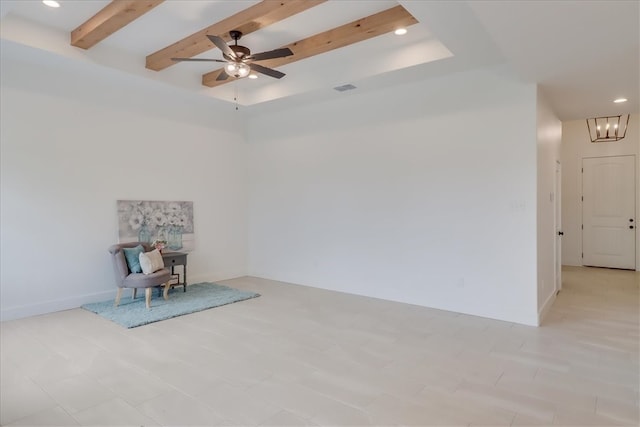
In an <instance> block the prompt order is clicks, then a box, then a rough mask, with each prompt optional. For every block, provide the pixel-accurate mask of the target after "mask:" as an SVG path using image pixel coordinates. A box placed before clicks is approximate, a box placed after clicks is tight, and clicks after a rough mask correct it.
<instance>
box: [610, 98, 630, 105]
mask: <svg viewBox="0 0 640 427" xmlns="http://www.w3.org/2000/svg"><path fill="white" fill-rule="evenodd" d="M613 102H615V103H616V104H620V103H621V102H627V98H618V99H614V100H613Z"/></svg>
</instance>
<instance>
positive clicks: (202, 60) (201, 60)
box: [171, 58, 227, 62]
mask: <svg viewBox="0 0 640 427" xmlns="http://www.w3.org/2000/svg"><path fill="white" fill-rule="evenodd" d="M171 60H172V61H176V62H181V61H182V62H184V61H193V62H227V61H224V60H222V59H208V58H171Z"/></svg>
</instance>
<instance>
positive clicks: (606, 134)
mask: <svg viewBox="0 0 640 427" xmlns="http://www.w3.org/2000/svg"><path fill="white" fill-rule="evenodd" d="M628 125H629V114H621V115H619V116H609V117H594V118H592V119H587V129H589V137H590V138H591V142H611V141H620V140H621V139H622V138H624V137H625V135H626V134H627V127H628Z"/></svg>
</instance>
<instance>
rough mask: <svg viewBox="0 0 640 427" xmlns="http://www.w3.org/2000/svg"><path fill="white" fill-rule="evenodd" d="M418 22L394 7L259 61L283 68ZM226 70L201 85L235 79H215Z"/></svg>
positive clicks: (218, 71) (292, 45)
mask: <svg viewBox="0 0 640 427" xmlns="http://www.w3.org/2000/svg"><path fill="white" fill-rule="evenodd" d="M417 22H418V20H417V19H416V18H414V17H413V16H412V15H411V14H410V13H409V12H407V10H406V9H405V8H404V7H402V6H395V7H392V8H391V9H387V10H385V11H382V12H379V13H376V14H373V15H370V16H367V17H365V18H362V19H358V20H357V21H353V22H351V23H349V24H345V25H342V26H340V27H337V28H334V29H332V30H329V31H325V32H324V33H320V34H316V35H314V36H311V37H308V38H306V39H304V40H300V41H297V42H294V43H291V44H288V45H286V46H282V47H288V48H289V49H291V51H292V52H293V55H292V56H287V57H284V58H277V59H270V60H267V61H260V62H259V64H260V65H264V66H265V67H269V68H276V67H280V66H282V65H286V64H290V63H292V62H296V61H300V60H301V59H305V58H309V57H311V56H315V55H319V54H321V53H325V52H329V51H332V50H334V49H338V48H341V47H345V46H349V45H351V44H354V43H358V42H361V41H364V40H367V39H370V38H372V37H376V36H379V35H381V34H386V33H388V32H391V31H394V30H396V29H397V28H399V27H404V28H406V27H408V26H410V25H413V24H416V23H417ZM223 72H224V70H223V69H222V68H220V69H218V70H215V71H211V72H210V73H207V74H205V75H203V76H202V84H203V85H205V86H208V87H216V86H220V85H223V84H225V83H228V82H230V81H233V80H235V79H234V78H229V79H226V80H221V81H220V80H216V78H217V77H218V75H220V73H223Z"/></svg>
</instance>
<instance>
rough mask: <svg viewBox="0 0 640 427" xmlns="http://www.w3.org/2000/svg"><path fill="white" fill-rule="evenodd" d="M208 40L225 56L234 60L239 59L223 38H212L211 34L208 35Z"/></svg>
mask: <svg viewBox="0 0 640 427" xmlns="http://www.w3.org/2000/svg"><path fill="white" fill-rule="evenodd" d="M207 38H208V39H209V40H211V42H212V43H213V44H215V45H216V46H217V47H218V49H220V50H221V51H222V53H224V54H225V55H227V56H229V57H231V58H234V59H235V58H237V57H236V53H235V52H234V51H232V50H231V48H230V47H229V45H228V44H227V43H226V42H225V41H224V40H223V39H222V38H220V37H218V36H212V35H211V34H207Z"/></svg>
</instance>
